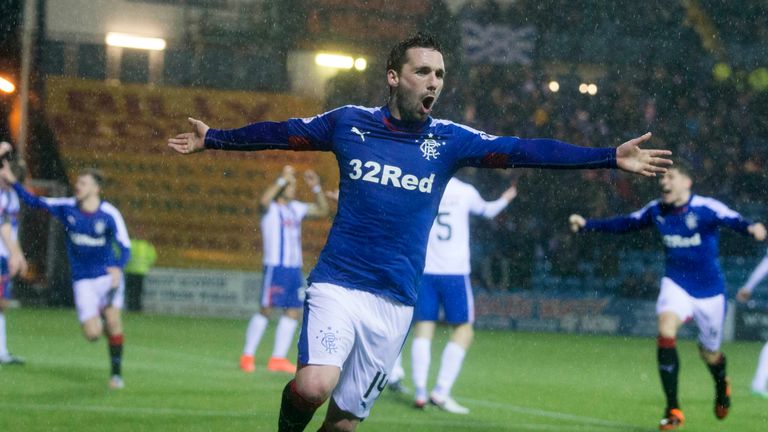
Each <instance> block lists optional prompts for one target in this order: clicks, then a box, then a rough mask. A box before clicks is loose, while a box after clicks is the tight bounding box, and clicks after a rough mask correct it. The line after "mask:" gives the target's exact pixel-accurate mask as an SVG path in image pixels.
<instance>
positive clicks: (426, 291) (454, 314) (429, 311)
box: [413, 274, 475, 324]
mask: <svg viewBox="0 0 768 432" xmlns="http://www.w3.org/2000/svg"><path fill="white" fill-rule="evenodd" d="M441 305H442V306H443V312H444V320H445V322H447V323H449V324H464V323H472V322H475V298H474V296H473V295H472V285H471V284H470V283H469V275H430V274H425V275H424V276H422V278H421V287H420V288H419V295H418V297H417V298H416V307H415V308H414V311H413V320H414V321H437V320H438V319H439V318H440V306H441Z"/></svg>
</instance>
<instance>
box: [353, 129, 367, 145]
mask: <svg viewBox="0 0 768 432" xmlns="http://www.w3.org/2000/svg"><path fill="white" fill-rule="evenodd" d="M350 131H352V133H353V134H356V135H360V139H361V140H363V142H365V136H366V135H368V134H369V133H370V132H363V131H361V130H360V129H358V128H356V127H354V126H353V127H352V129H350Z"/></svg>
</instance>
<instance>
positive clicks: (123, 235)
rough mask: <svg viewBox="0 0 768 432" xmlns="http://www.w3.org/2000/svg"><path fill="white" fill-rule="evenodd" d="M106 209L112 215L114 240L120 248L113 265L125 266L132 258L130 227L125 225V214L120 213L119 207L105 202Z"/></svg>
mask: <svg viewBox="0 0 768 432" xmlns="http://www.w3.org/2000/svg"><path fill="white" fill-rule="evenodd" d="M104 211H105V212H107V213H108V214H109V215H110V216H111V217H112V223H113V227H112V232H113V236H114V242H115V243H116V244H117V247H118V248H119V249H120V254H119V256H116V257H115V258H114V262H113V265H115V266H116V267H120V268H124V267H125V264H126V263H127V262H128V260H129V259H130V258H131V239H130V238H129V237H128V229H127V228H126V226H125V221H124V220H123V215H121V214H120V211H118V210H117V208H115V207H114V206H113V205H111V204H109V203H105V204H104Z"/></svg>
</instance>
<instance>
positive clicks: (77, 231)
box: [13, 183, 131, 281]
mask: <svg viewBox="0 0 768 432" xmlns="http://www.w3.org/2000/svg"><path fill="white" fill-rule="evenodd" d="M13 189H14V190H15V191H16V193H18V195H19V198H21V200H22V201H24V203H26V204H27V205H28V206H30V207H34V208H42V209H45V210H47V211H48V212H49V213H50V214H51V215H52V216H54V217H55V218H56V219H58V220H59V221H60V222H61V223H62V225H64V230H65V231H66V233H67V255H68V256H69V264H70V267H71V270H72V280H75V281H77V280H80V279H92V278H96V277H99V276H103V275H105V274H107V267H120V268H123V267H125V263H126V262H128V258H129V257H130V250H131V241H130V239H129V238H128V230H127V229H126V227H125V222H124V221H123V216H122V215H121V214H120V212H119V211H118V210H117V208H115V206H113V205H112V204H110V203H108V202H106V201H102V202H101V204H100V205H99V208H98V210H96V212H94V213H86V212H84V211H82V210H80V208H79V207H78V206H77V201H76V200H75V198H38V197H36V196H34V195H32V194H30V193H29V192H27V190H26V189H24V187H23V186H21V184H19V183H16V184H14V185H13ZM114 245H117V246H118V249H119V251H120V252H119V254H116V253H115V249H114Z"/></svg>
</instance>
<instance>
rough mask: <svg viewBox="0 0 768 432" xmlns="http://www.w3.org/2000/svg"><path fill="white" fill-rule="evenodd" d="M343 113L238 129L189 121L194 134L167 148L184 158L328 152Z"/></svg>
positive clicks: (173, 140)
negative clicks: (237, 153)
mask: <svg viewBox="0 0 768 432" xmlns="http://www.w3.org/2000/svg"><path fill="white" fill-rule="evenodd" d="M344 112H345V111H344V109H343V108H339V109H336V110H333V111H329V112H327V113H325V114H321V115H318V116H316V117H313V118H310V119H298V118H294V119H289V120H286V121H283V122H258V123H252V124H249V125H247V126H244V127H241V128H237V129H214V128H211V127H209V126H208V125H207V124H205V123H203V122H202V121H200V120H197V119H193V118H191V117H190V118H189V119H187V121H188V122H189V124H190V125H191V126H192V131H191V132H185V133H182V134H178V135H176V136H175V137H173V138H169V139H168V146H169V147H171V148H172V149H174V150H175V151H177V152H179V153H182V154H190V153H197V152H201V151H203V150H206V149H213V150H235V151H258V150H270V149H276V150H295V151H304V150H323V151H329V150H331V140H332V137H333V130H334V127H335V124H336V120H337V119H338V118H339V116H341V115H343V113H344Z"/></svg>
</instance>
